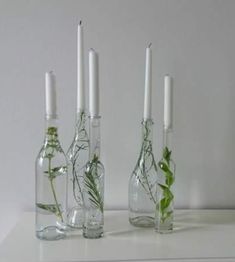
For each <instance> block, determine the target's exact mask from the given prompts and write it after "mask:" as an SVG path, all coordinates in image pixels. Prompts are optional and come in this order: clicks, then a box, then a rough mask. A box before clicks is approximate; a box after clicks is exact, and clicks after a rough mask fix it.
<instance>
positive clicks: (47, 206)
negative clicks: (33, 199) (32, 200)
mask: <svg viewBox="0 0 235 262" xmlns="http://www.w3.org/2000/svg"><path fill="white" fill-rule="evenodd" d="M36 206H37V207H38V208H41V209H44V210H46V211H48V212H51V213H53V214H55V215H56V216H59V215H60V213H59V210H58V207H57V205H54V204H42V203H36ZM59 206H61V205H59Z"/></svg>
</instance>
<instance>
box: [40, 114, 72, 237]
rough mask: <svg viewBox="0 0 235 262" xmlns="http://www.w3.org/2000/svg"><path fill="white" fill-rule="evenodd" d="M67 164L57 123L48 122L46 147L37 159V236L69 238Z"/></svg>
mask: <svg viewBox="0 0 235 262" xmlns="http://www.w3.org/2000/svg"><path fill="white" fill-rule="evenodd" d="M66 207H67V161H66V157H65V154H64V152H63V150H62V148H61V145H60V142H59V139H58V127H57V120H56V119H55V118H50V117H47V118H46V135H45V140H44V144H43V146H42V148H41V150H40V152H39V154H38V157H37V159H36V236H37V237H38V238H40V239H46V240H56V239H60V238H64V237H65V229H66V223H65V222H66Z"/></svg>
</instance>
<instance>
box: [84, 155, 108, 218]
mask: <svg viewBox="0 0 235 262" xmlns="http://www.w3.org/2000/svg"><path fill="white" fill-rule="evenodd" d="M100 164H101V163H100V161H99V158H98V156H97V155H94V157H93V159H92V160H91V161H90V163H89V168H88V169H87V170H88V171H86V172H85V176H84V184H85V188H86V191H87V193H88V195H89V200H90V201H91V203H92V205H93V206H94V207H95V208H97V209H99V210H100V211H101V212H102V213H103V210H104V207H103V206H104V205H103V199H102V196H101V193H100V192H99V190H98V188H97V183H96V179H97V178H98V174H97V170H98V165H100Z"/></svg>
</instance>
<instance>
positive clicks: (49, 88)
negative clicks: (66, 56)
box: [45, 71, 57, 119]
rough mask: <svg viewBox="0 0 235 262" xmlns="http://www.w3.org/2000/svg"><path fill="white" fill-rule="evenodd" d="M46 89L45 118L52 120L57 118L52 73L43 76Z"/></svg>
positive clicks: (54, 82)
mask: <svg viewBox="0 0 235 262" xmlns="http://www.w3.org/2000/svg"><path fill="white" fill-rule="evenodd" d="M45 87H46V116H47V118H50V119H53V118H56V117H57V106H56V79H55V75H54V73H53V72H52V71H50V72H46V74H45Z"/></svg>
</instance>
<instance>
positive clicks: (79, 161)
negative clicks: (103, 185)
mask: <svg viewBox="0 0 235 262" xmlns="http://www.w3.org/2000/svg"><path fill="white" fill-rule="evenodd" d="M86 118H87V117H86V114H85V112H84V111H80V112H78V113H77V121H76V127H75V136H74V139H73V142H72V144H71V146H70V147H69V150H68V153H67V158H68V160H69V169H68V170H69V171H68V175H69V181H68V214H67V224H68V225H69V226H71V227H74V228H82V225H83V222H84V214H83V202H84V200H83V194H82V186H83V172H84V166H85V164H86V163H87V161H88V159H89V155H88V153H89V151H88V148H89V139H88V134H87V131H86Z"/></svg>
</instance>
